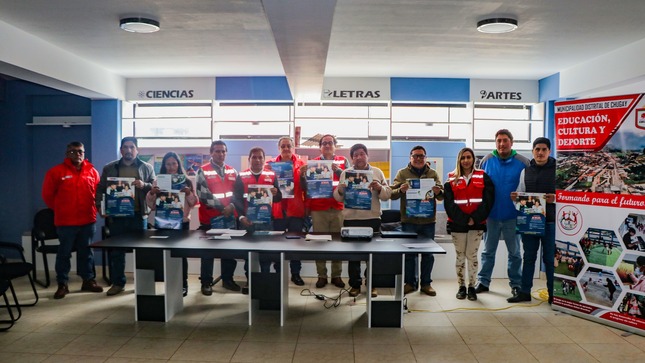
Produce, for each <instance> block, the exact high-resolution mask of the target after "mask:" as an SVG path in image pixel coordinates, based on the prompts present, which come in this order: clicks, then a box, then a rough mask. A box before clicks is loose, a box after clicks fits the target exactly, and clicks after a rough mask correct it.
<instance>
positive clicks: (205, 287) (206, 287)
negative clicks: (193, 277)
mask: <svg viewBox="0 0 645 363" xmlns="http://www.w3.org/2000/svg"><path fill="white" fill-rule="evenodd" d="M202 294H203V295H205V296H211V295H213V288H212V287H211V284H207V285H202Z"/></svg>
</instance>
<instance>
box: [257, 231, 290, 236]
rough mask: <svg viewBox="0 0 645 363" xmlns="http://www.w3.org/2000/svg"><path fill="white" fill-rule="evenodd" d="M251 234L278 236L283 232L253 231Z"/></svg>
mask: <svg viewBox="0 0 645 363" xmlns="http://www.w3.org/2000/svg"><path fill="white" fill-rule="evenodd" d="M253 234H255V235H257V236H279V235H281V234H284V232H283V231H255V232H253Z"/></svg>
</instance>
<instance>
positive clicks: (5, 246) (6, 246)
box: [0, 241, 38, 307]
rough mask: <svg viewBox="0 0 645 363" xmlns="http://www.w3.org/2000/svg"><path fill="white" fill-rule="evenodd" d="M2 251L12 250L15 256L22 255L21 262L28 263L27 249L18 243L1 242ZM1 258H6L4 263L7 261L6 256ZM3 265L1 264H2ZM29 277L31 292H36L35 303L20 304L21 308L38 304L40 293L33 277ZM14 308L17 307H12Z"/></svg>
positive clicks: (28, 275) (0, 248)
mask: <svg viewBox="0 0 645 363" xmlns="http://www.w3.org/2000/svg"><path fill="white" fill-rule="evenodd" d="M0 250H10V251H14V254H16V253H17V254H19V255H20V261H19V262H23V263H27V260H26V259H25V249H24V248H23V247H22V246H21V245H19V244H17V243H11V242H3V241H0ZM0 256H1V257H0V258H4V260H3V261H5V262H6V261H7V259H6V256H5V255H3V254H1V253H0ZM0 263H1V262H0ZM27 277H28V278H29V283H30V284H31V290H32V291H33V292H34V301H33V302H30V303H22V304H20V305H21V306H34V305H36V304H37V303H38V291H36V284H35V283H34V279H33V278H32V277H31V275H30V274H27ZM11 306H12V307H15V306H13V305H11ZM0 307H4V305H0Z"/></svg>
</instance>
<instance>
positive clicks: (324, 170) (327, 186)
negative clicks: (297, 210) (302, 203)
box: [305, 160, 334, 199]
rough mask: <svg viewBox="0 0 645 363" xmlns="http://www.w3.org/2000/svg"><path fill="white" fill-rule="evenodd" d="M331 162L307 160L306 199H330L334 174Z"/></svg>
mask: <svg viewBox="0 0 645 363" xmlns="http://www.w3.org/2000/svg"><path fill="white" fill-rule="evenodd" d="M332 163H333V161H332V160H307V170H306V171H305V177H306V179H307V198H311V199H316V198H332V197H333V194H332V193H333V191H334V189H333V188H334V185H333V182H334V172H333V169H332V167H331V165H332Z"/></svg>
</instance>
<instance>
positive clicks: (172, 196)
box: [155, 190, 186, 229]
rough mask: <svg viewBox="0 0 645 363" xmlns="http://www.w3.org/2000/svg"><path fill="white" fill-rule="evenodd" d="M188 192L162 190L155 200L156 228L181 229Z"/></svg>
mask: <svg viewBox="0 0 645 363" xmlns="http://www.w3.org/2000/svg"><path fill="white" fill-rule="evenodd" d="M185 200H186V193H183V192H180V191H179V190H171V191H162V192H160V193H159V194H157V200H156V201H155V206H156V208H155V228H157V229H181V224H182V222H183V220H184V201H185Z"/></svg>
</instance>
